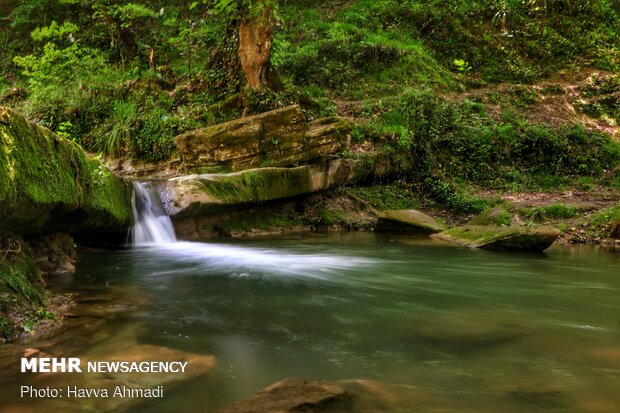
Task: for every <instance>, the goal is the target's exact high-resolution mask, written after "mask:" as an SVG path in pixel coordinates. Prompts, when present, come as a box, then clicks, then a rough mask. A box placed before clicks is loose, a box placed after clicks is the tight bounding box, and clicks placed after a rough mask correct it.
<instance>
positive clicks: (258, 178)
mask: <svg viewBox="0 0 620 413" xmlns="http://www.w3.org/2000/svg"><path fill="white" fill-rule="evenodd" d="M351 176H352V165H351V164H350V163H349V162H347V161H345V160H341V159H337V160H334V161H332V162H329V163H326V164H317V165H306V166H300V167H296V168H260V169H249V170H245V171H240V172H233V173H228V174H202V175H187V176H182V177H178V178H172V179H169V180H167V181H164V182H161V183H159V184H158V186H157V190H158V193H159V196H160V198H161V200H162V203H163V205H164V208H165V210H166V212H167V213H168V215H170V216H171V217H172V218H173V219H179V218H185V217H191V216H199V215H204V214H209V213H213V212H220V211H225V210H228V209H230V208H237V207H243V206H248V205H253V204H260V203H264V202H268V201H273V200H277V199H284V198H291V197H295V196H298V195H305V194H310V193H314V192H319V191H323V190H326V189H330V188H333V187H335V186H339V185H344V184H345V183H347V182H349V181H350V180H351Z"/></svg>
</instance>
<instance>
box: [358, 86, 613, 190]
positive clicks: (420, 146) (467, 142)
mask: <svg viewBox="0 0 620 413" xmlns="http://www.w3.org/2000/svg"><path fill="white" fill-rule="evenodd" d="M366 128H367V130H368V131H369V135H370V136H372V135H374V136H383V137H384V139H386V138H387V139H388V140H391V141H392V144H393V145H394V146H395V147H397V148H398V150H397V151H396V152H397V154H398V155H399V156H403V154H404V153H409V156H410V157H411V162H410V163H411V164H412V165H414V166H413V169H412V171H411V172H412V174H413V175H414V176H417V177H418V179H421V180H424V179H426V178H428V177H433V176H437V174H445V176H447V177H450V178H452V179H455V178H458V179H464V180H469V181H475V182H479V183H483V184H485V185H491V186H497V187H509V186H510V185H511V183H514V182H517V183H519V181H523V180H527V179H528V177H529V179H530V181H531V180H532V178H533V177H536V179H540V180H541V181H540V182H541V183H542V182H549V181H553V179H555V178H554V177H557V176H601V175H602V174H603V173H604V172H605V171H607V170H609V169H611V168H613V167H614V166H615V165H617V164H618V162H620V145H619V144H618V143H617V142H615V141H614V140H613V139H612V138H611V137H610V136H609V135H607V134H604V133H600V132H596V131H591V130H587V129H585V128H584V127H583V126H579V125H574V126H567V127H563V128H561V129H559V130H554V129H552V128H551V127H549V126H547V125H528V124H527V123H524V122H522V121H520V119H519V118H518V117H515V116H511V117H508V118H507V119H506V120H505V121H504V122H498V121H496V120H493V119H492V118H490V117H489V116H487V115H486V113H485V110H484V107H483V106H482V105H480V104H477V103H474V102H470V101H465V102H463V103H456V104H455V103H449V102H446V101H443V100H441V99H440V98H438V97H437V96H436V95H435V94H434V93H433V92H430V91H429V92H416V91H412V92H409V93H407V94H405V95H403V96H402V97H401V98H400V99H399V100H398V101H395V102H392V103H391V109H389V110H387V111H384V113H382V114H381V115H380V116H379V117H378V118H377V119H375V120H374V121H372V122H371V123H369V124H368V125H367V126H366ZM521 183H523V182H521ZM551 185H552V186H553V185H556V186H557V182H555V183H553V182H552V183H551ZM441 186H442V185H441V184H439V187H441ZM438 192H439V193H443V192H445V191H444V190H443V189H441V188H439V189H438Z"/></svg>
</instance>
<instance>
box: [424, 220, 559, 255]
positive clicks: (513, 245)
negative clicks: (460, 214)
mask: <svg viewBox="0 0 620 413" xmlns="http://www.w3.org/2000/svg"><path fill="white" fill-rule="evenodd" d="M559 236H560V230H559V229H557V228H554V227H546V226H540V227H525V226H522V227H499V226H495V225H466V226H462V227H456V228H451V229H449V230H447V231H443V232H440V233H438V234H434V235H433V237H436V238H439V239H442V240H445V241H451V242H455V243H458V244H461V245H464V246H468V247H473V248H483V249H489V250H499V251H544V250H545V249H547V248H549V247H550V246H551V244H553V242H554V241H555V240H556V239H558V237H559Z"/></svg>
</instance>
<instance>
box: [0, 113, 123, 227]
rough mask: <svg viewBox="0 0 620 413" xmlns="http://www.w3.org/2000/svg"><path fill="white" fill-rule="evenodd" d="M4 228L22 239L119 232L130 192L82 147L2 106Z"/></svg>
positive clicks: (0, 201)
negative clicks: (39, 235)
mask: <svg viewBox="0 0 620 413" xmlns="http://www.w3.org/2000/svg"><path fill="white" fill-rule="evenodd" d="M0 170H2V173H1V174H0V229H5V230H8V231H12V232H15V233H19V234H30V233H41V232H45V233H51V232H57V231H63V232H96V231H110V230H121V229H125V228H127V227H129V226H130V225H131V222H132V215H131V207H130V200H131V190H130V187H129V186H128V185H127V184H126V183H125V182H123V181H122V180H120V179H119V178H117V177H116V176H115V175H113V174H112V173H111V172H110V171H109V170H108V169H107V168H105V167H104V166H103V165H101V164H100V163H99V161H97V160H96V159H92V158H90V157H89V156H87V155H86V154H85V153H84V151H83V150H82V148H81V147H80V146H79V145H78V144H76V143H75V142H72V141H70V140H68V139H65V138H61V137H60V136H58V135H56V134H54V133H53V132H51V131H50V130H49V129H46V128H44V127H41V126H38V125H35V124H33V123H30V122H27V121H26V119H24V117H22V116H21V115H18V114H17V113H15V112H13V111H12V110H10V109H7V108H3V107H0Z"/></svg>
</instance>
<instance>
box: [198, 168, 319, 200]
mask: <svg viewBox="0 0 620 413" xmlns="http://www.w3.org/2000/svg"><path fill="white" fill-rule="evenodd" d="M200 185H201V186H202V187H201V188H198V189H199V190H200V191H202V192H204V193H206V194H208V195H210V196H213V197H214V198H217V199H218V200H220V201H222V202H223V203H225V204H243V203H252V202H263V201H269V200H272V199H279V198H286V197H289V196H294V195H298V194H300V193H305V192H310V190H311V178H310V169H309V168H307V167H300V168H262V169H253V170H247V171H243V172H238V173H234V174H227V175H212V176H209V177H208V178H203V179H200Z"/></svg>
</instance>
